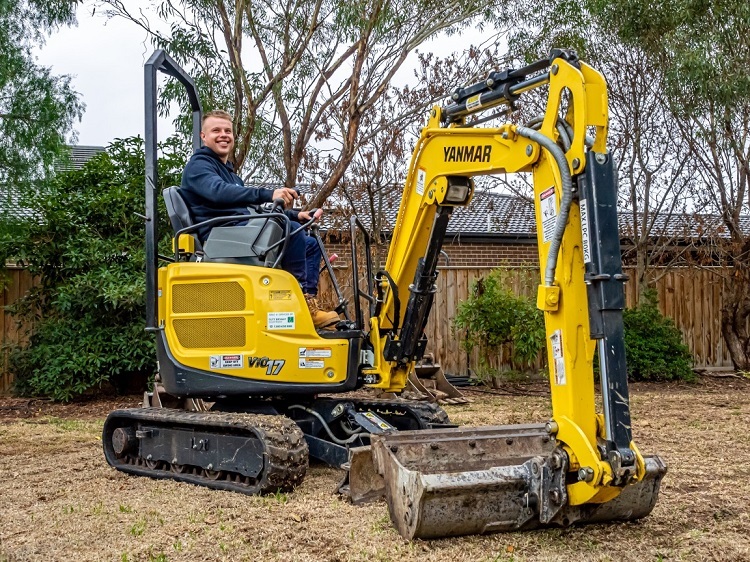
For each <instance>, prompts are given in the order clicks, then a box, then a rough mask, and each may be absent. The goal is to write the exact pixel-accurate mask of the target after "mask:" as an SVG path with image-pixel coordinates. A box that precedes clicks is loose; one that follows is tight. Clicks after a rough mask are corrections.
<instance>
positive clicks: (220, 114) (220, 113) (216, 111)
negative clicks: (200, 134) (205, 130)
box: [201, 109, 233, 127]
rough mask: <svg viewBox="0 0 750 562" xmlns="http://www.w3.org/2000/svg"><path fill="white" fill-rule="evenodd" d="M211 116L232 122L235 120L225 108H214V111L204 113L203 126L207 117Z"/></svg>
mask: <svg viewBox="0 0 750 562" xmlns="http://www.w3.org/2000/svg"><path fill="white" fill-rule="evenodd" d="M209 117H218V118H219V119H226V120H227V121H229V122H230V123H231V122H232V121H233V119H232V116H231V115H230V114H229V113H227V112H226V111H224V110H223V109H214V110H213V111H209V112H208V113H204V114H203V118H202V119H201V127H203V125H205V124H206V119H208V118H209Z"/></svg>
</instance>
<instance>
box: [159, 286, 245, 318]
mask: <svg viewBox="0 0 750 562" xmlns="http://www.w3.org/2000/svg"><path fill="white" fill-rule="evenodd" d="M240 310H245V290H244V289H243V288H242V285H240V284H239V283H238V282H237V281H228V282H221V283H187V284H178V285H173V286H172V312H173V313H175V314H194V313H198V312H231V311H240Z"/></svg>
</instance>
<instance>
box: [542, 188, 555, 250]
mask: <svg viewBox="0 0 750 562" xmlns="http://www.w3.org/2000/svg"><path fill="white" fill-rule="evenodd" d="M539 208H540V211H541V213H542V241H543V242H549V241H550V240H552V236H553V235H554V233H555V224H556V223H557V198H556V197H555V188H554V187H550V188H549V189H546V190H544V191H542V192H541V193H540V194H539Z"/></svg>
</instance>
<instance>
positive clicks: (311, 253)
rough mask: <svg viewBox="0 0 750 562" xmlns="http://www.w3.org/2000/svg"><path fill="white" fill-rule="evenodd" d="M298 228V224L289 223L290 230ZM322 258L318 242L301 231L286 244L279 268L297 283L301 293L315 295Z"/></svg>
mask: <svg viewBox="0 0 750 562" xmlns="http://www.w3.org/2000/svg"><path fill="white" fill-rule="evenodd" d="M299 226H300V225H299V223H297V222H295V221H291V224H290V230H294V229H296V228H299ZM322 257H323V254H322V252H321V251H320V246H319V245H318V241H317V240H316V239H315V238H313V237H312V236H308V235H307V233H306V232H305V231H304V230H301V231H300V232H298V233H297V234H295V235H294V236H292V237H291V239H290V240H289V241H288V242H287V245H286V252H284V257H283V258H282V259H281V267H283V268H284V269H285V270H286V271H288V272H289V273H291V274H292V275H293V276H294V277H295V278H296V279H297V281H299V284H300V286H301V287H302V292H303V293H305V294H310V295H317V294H318V280H319V278H320V259H321V258H322Z"/></svg>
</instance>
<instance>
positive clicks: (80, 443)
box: [0, 379, 750, 562]
mask: <svg viewBox="0 0 750 562" xmlns="http://www.w3.org/2000/svg"><path fill="white" fill-rule="evenodd" d="M475 396H476V401H475V402H474V403H473V404H470V405H467V406H456V407H447V409H448V411H449V413H450V414H451V417H452V418H453V419H455V420H456V421H459V422H461V423H466V424H469V423H470V424H485V423H493V424H495V423H501V424H506V423H523V422H531V421H543V420H545V419H546V418H547V417H548V416H549V405H548V398H546V397H544V396H541V397H539V396H534V397H523V396H516V397H512V396H494V395H479V394H477V395H475ZM120 402H123V401H122V400H121V401H120ZM135 402H136V401H135V400H132V401H131V404H130V405H135ZM118 405H119V404H118ZM632 405H633V419H634V423H635V437H636V441H637V442H638V444H639V447H640V448H641V450H642V451H644V452H646V453H656V454H659V455H660V456H662V458H664V459H665V460H666V461H667V463H668V465H669V473H668V474H667V477H666V478H665V480H664V483H663V485H662V494H661V498H660V500H659V503H658V504H657V506H656V509H655V510H654V512H653V513H652V514H651V516H650V517H648V518H646V519H644V520H642V521H640V522H635V523H627V524H611V525H592V526H586V527H575V528H571V529H565V530H545V531H534V532H528V533H513V534H498V535H491V536H474V537H465V538H458V539H444V540H437V541H425V542H423V541H415V542H413V543H408V542H406V541H404V540H403V539H401V538H400V537H399V535H398V534H397V533H396V531H395V530H394V529H393V528H392V527H391V524H390V521H389V519H388V514H387V511H386V508H385V505H384V504H383V503H380V504H374V505H369V506H364V507H353V506H351V505H349V504H347V503H345V502H343V501H341V500H339V499H338V498H337V497H336V496H335V495H333V494H332V491H333V489H334V488H335V485H336V483H337V482H338V480H339V478H340V476H341V473H340V471H337V470H334V469H330V468H326V467H323V466H313V467H311V469H310V470H309V472H308V476H307V478H306V480H305V482H304V484H303V485H302V486H301V487H300V488H299V489H298V490H297V491H295V492H294V493H292V494H288V495H278V496H269V497H246V496H242V495H240V494H235V493H230V492H215V491H210V490H206V489H202V488H198V487H195V486H191V485H187V484H179V483H174V482H164V481H155V480H150V479H147V478H137V477H131V476H126V475H124V474H122V473H120V472H117V471H115V470H113V469H111V468H109V467H108V466H107V464H106V463H105V461H104V458H103V455H102V452H101V442H100V431H101V427H102V420H103V417H102V416H103V413H104V412H106V411H107V410H108V409H109V408H111V407H112V406H113V402H112V401H109V402H93V403H83V404H77V405H73V406H67V407H65V406H59V405H51V404H48V403H27V402H24V401H19V400H2V401H0V498H2V500H1V501H0V561H5V560H9V561H20V560H169V561H178V560H191V561H193V560H284V561H287V560H289V561H292V560H293V561H297V560H324V561H337V560H340V561H349V560H373V561H386V560H389V561H390V560H392V561H396V560H415V559H419V560H450V561H452V562H460V561H506V560H507V561H509V560H517V561H520V560H582V561H586V560H612V561H625V560H654V561H656V560H750V507H749V506H748V500H749V499H750V468H749V467H750V433H748V431H747V427H748V425H750V384H748V383H747V382H745V381H742V380H737V379H730V380H729V381H728V382H723V381H722V383H721V384H719V383H716V382H713V381H711V382H708V383H702V384H699V385H690V386H687V385H659V386H657V385H636V386H635V387H634V388H633V391H632Z"/></svg>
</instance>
